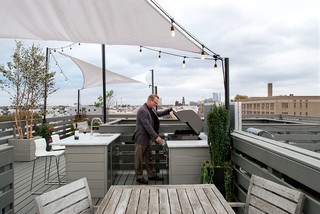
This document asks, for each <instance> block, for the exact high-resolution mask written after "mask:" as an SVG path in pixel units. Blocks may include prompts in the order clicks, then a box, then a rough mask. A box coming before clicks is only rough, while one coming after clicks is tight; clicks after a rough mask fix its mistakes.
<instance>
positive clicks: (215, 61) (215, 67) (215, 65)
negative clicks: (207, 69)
mask: <svg viewBox="0 0 320 214" xmlns="http://www.w3.org/2000/svg"><path fill="white" fill-rule="evenodd" d="M213 69H214V71H217V70H218V66H217V60H214V67H213Z"/></svg>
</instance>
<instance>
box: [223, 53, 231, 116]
mask: <svg viewBox="0 0 320 214" xmlns="http://www.w3.org/2000/svg"><path fill="white" fill-rule="evenodd" d="M224 65H225V74H224V93H225V105H226V109H227V110H230V92H229V91H230V89H229V58H225V59H224Z"/></svg>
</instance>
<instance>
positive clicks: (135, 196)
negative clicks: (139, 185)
mask: <svg viewBox="0 0 320 214" xmlns="http://www.w3.org/2000/svg"><path fill="white" fill-rule="evenodd" d="M140 191H141V190H140V189H134V190H132V193H131V198H130V201H129V204H128V209H127V212H126V214H136V213H137V210H138V202H139V196H140Z"/></svg>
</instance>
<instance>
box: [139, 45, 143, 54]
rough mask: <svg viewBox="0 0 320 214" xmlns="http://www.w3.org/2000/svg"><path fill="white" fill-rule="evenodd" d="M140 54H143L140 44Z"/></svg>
mask: <svg viewBox="0 0 320 214" xmlns="http://www.w3.org/2000/svg"><path fill="white" fill-rule="evenodd" d="M139 54H140V56H141V55H142V48H141V46H140V50H139Z"/></svg>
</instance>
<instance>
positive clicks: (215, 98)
mask: <svg viewBox="0 0 320 214" xmlns="http://www.w3.org/2000/svg"><path fill="white" fill-rule="evenodd" d="M213 101H216V102H221V93H213Z"/></svg>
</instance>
